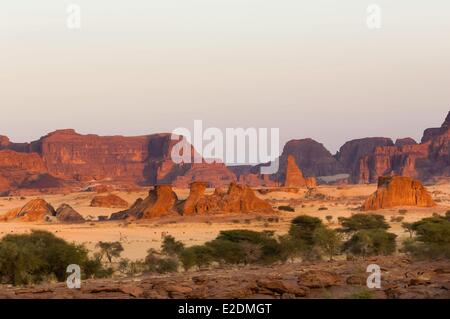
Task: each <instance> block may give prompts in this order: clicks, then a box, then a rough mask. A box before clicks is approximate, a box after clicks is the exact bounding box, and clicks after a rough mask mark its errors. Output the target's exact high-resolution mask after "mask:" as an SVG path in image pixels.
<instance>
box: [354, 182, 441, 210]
mask: <svg viewBox="0 0 450 319" xmlns="http://www.w3.org/2000/svg"><path fill="white" fill-rule="evenodd" d="M397 206H418V207H433V206H435V203H434V202H433V200H432V198H431V195H430V194H429V193H428V191H427V190H426V189H425V187H423V185H422V183H420V182H419V181H417V180H413V179H411V178H409V177H405V176H387V177H380V178H379V180H378V189H377V191H376V192H375V193H373V194H372V195H370V196H369V198H368V199H367V200H366V201H365V203H364V204H363V206H362V210H377V209H383V208H392V207H397Z"/></svg>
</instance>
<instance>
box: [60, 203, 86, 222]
mask: <svg viewBox="0 0 450 319" xmlns="http://www.w3.org/2000/svg"><path fill="white" fill-rule="evenodd" d="M55 216H56V218H57V219H58V221H59V222H61V223H72V224H77V223H84V222H85V219H84V218H83V216H81V215H80V214H79V213H78V212H77V211H76V210H75V209H73V208H72V207H71V206H70V205H68V204H62V205H61V206H59V207H58V209H57V210H56V214H55Z"/></svg>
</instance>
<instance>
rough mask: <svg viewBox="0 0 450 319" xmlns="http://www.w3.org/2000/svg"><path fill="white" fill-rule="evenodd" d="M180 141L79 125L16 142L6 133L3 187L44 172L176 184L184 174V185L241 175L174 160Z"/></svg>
mask: <svg viewBox="0 0 450 319" xmlns="http://www.w3.org/2000/svg"><path fill="white" fill-rule="evenodd" d="M176 143H178V141H177V140H172V139H171V134H154V135H148V136H137V137H124V136H98V135H92V134H90V135H81V134H78V133H76V132H75V131H74V130H58V131H55V132H52V133H50V134H48V135H46V136H44V137H42V138H41V139H39V140H38V141H35V142H32V143H28V144H19V143H11V142H10V141H9V139H8V138H7V137H3V136H2V137H1V138H0V176H1V177H2V178H0V187H1V188H0V191H2V189H9V188H11V187H20V184H21V182H23V181H24V180H25V178H26V177H28V176H29V175H32V174H40V173H48V174H49V175H50V176H53V177H55V178H59V179H61V180H65V181H78V182H87V181H92V180H106V179H108V180H112V181H120V182H125V183H128V182H133V183H136V184H142V185H156V184H162V183H173V182H175V180H176V179H177V178H178V177H180V179H179V181H178V182H176V183H175V184H178V185H180V186H183V187H188V185H189V183H191V182H192V181H195V180H197V179H202V180H203V179H205V176H207V177H208V178H207V179H208V180H210V181H211V184H212V185H214V186H221V185H227V184H229V183H230V182H232V181H235V180H236V177H235V175H234V174H233V173H232V172H231V171H229V170H228V169H227V167H226V166H225V165H224V164H207V163H204V164H176V163H174V162H173V161H172V160H171V152H172V148H173V146H174V145H175V144H176ZM191 149H192V154H194V150H193V148H191ZM12 168H13V169H14V171H13V172H12V173H11V171H12ZM6 181H7V182H6Z"/></svg>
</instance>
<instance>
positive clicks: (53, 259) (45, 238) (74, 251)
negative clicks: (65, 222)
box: [0, 231, 111, 285]
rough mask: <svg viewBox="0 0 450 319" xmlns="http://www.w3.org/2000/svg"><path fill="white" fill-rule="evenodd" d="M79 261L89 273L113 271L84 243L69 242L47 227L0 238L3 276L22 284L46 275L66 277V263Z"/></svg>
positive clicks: (0, 277) (98, 274)
mask: <svg viewBox="0 0 450 319" xmlns="http://www.w3.org/2000/svg"><path fill="white" fill-rule="evenodd" d="M71 264H77V265H79V266H80V268H81V270H82V275H83V277H84V278H86V277H103V276H107V275H110V274H111V271H110V270H109V269H104V268H103V267H102V265H101V262H100V261H99V260H97V259H90V258H89V257H88V251H87V250H86V248H84V246H82V245H75V244H70V243H67V242H66V241H65V240H63V239H61V238H58V237H56V236H54V235H53V234H51V233H49V232H46V231H32V232H31V234H24V235H7V236H5V237H4V238H3V239H2V240H1V241H0V280H1V282H2V283H11V284H14V285H22V284H29V283H38V282H41V281H43V280H45V279H49V278H55V279H56V280H58V281H64V280H66V278H67V276H68V274H67V273H66V270H67V266H69V265H71Z"/></svg>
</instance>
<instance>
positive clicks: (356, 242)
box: [344, 229, 397, 257]
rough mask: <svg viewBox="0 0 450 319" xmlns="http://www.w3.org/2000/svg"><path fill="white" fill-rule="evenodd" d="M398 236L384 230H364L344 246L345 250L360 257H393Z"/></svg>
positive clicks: (355, 234)
mask: <svg viewBox="0 0 450 319" xmlns="http://www.w3.org/2000/svg"><path fill="white" fill-rule="evenodd" d="M396 238H397V235H395V234H392V233H388V232H387V231H386V230H384V229H362V230H359V231H357V232H356V233H354V234H353V236H352V237H351V238H350V240H348V241H347V242H346V243H345V244H344V250H346V251H348V252H350V253H352V254H353V255H359V256H363V257H366V256H374V255H391V254H393V253H394V252H395V248H396V242H395V239H396Z"/></svg>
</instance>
